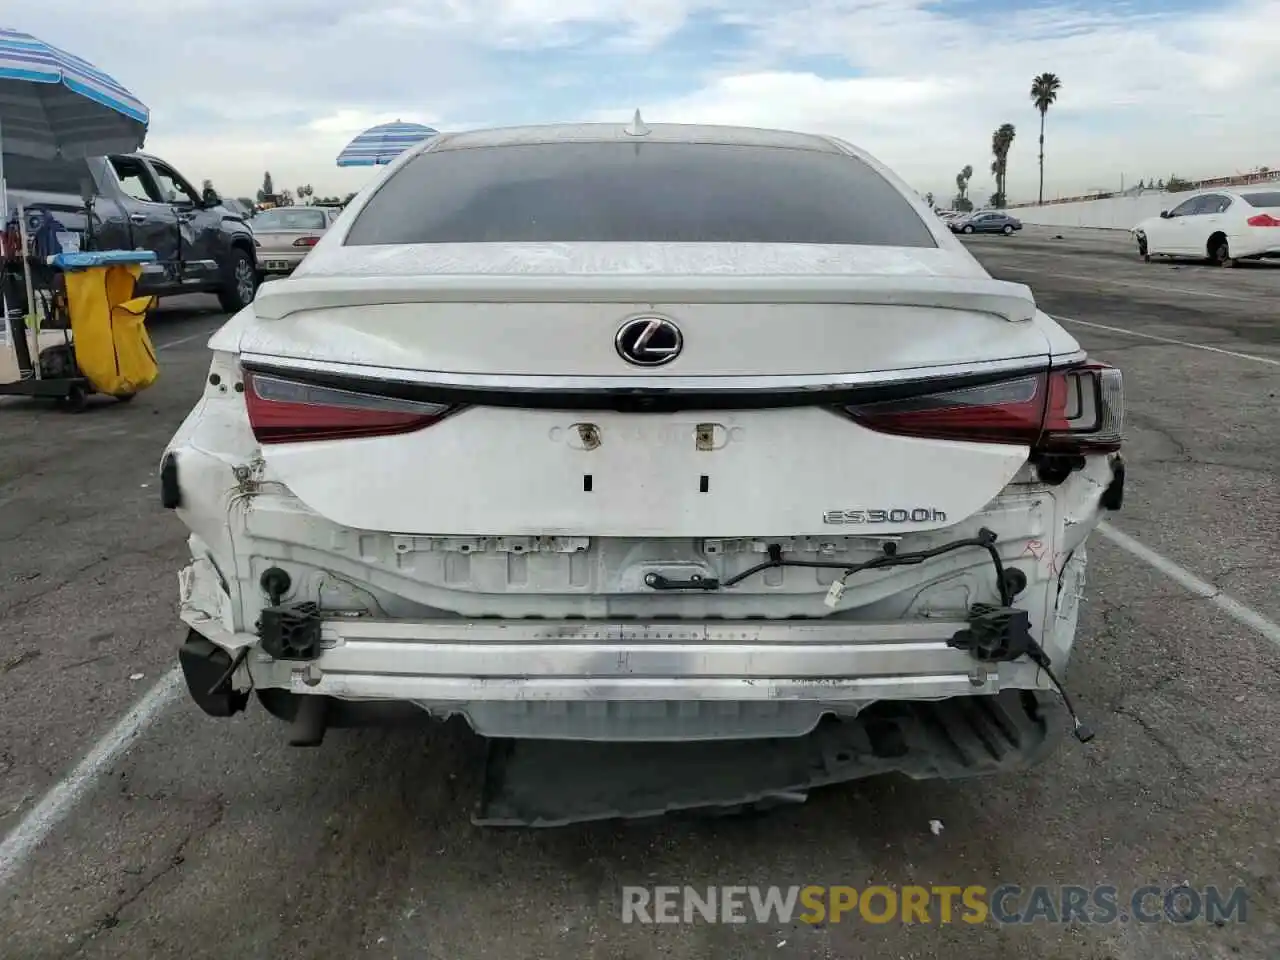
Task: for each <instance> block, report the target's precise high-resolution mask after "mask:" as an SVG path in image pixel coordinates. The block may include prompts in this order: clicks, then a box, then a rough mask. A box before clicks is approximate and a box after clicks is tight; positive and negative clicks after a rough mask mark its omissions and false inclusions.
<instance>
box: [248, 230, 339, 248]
mask: <svg viewBox="0 0 1280 960" xmlns="http://www.w3.org/2000/svg"><path fill="white" fill-rule="evenodd" d="M323 233H324V231H323V230H255V231H254V233H253V238H254V240H256V241H257V242H258V249H260V250H262V251H263V252H265V253H305V252H307V251H308V249H310V248H308V247H301V246H295V243H296V242H297V241H298V240H303V239H305V238H307V237H316V238H319V237H320V236H321V235H322V234H323Z"/></svg>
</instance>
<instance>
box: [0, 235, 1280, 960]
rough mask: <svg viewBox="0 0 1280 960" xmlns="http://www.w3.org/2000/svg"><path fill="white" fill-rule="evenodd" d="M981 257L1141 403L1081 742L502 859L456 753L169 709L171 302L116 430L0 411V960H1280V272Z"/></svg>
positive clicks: (457, 735) (182, 326)
mask: <svg viewBox="0 0 1280 960" xmlns="http://www.w3.org/2000/svg"><path fill="white" fill-rule="evenodd" d="M966 242H968V243H969V244H970V247H971V249H972V250H973V251H974V252H975V254H976V255H977V256H978V257H979V258H980V259H981V260H982V261H983V262H984V263H985V264H986V265H987V267H988V269H989V270H991V272H992V273H993V274H994V275H996V276H998V277H1001V278H1003V279H1008V280H1014V281H1017V282H1021V283H1027V284H1029V285H1030V286H1031V287H1032V288H1033V289H1034V291H1035V293H1036V296H1037V298H1038V300H1039V302H1040V303H1041V306H1042V307H1043V308H1044V309H1046V310H1048V311H1049V312H1050V313H1052V314H1054V315H1056V316H1060V317H1062V318H1064V321H1065V325H1066V326H1067V328H1068V329H1069V330H1070V331H1071V332H1072V333H1073V334H1074V335H1076V336H1077V337H1078V338H1079V339H1080V341H1081V342H1082V343H1083V344H1084V346H1085V347H1086V348H1087V349H1088V350H1089V352H1090V353H1091V354H1092V355H1094V356H1096V357H1097V358H1099V359H1102V360H1105V361H1107V362H1110V363H1114V364H1116V365H1118V366H1120V367H1122V368H1123V370H1124V373H1125V378H1126V388H1127V399H1128V419H1127V453H1126V458H1127V461H1128V464H1129V486H1128V492H1127V498H1126V502H1125V505H1124V509H1123V511H1122V512H1121V513H1119V514H1117V515H1115V516H1114V517H1112V518H1111V520H1110V525H1111V527H1112V528H1113V530H1114V531H1116V532H1115V533H1113V534H1112V535H1111V536H1110V537H1107V536H1101V535H1099V536H1095V537H1094V538H1093V540H1091V542H1090V566H1089V584H1088V588H1087V598H1086V602H1085V607H1084V613H1083V617H1082V622H1081V626H1080V632H1079V640H1078V642H1077V646H1076V652H1075V656H1074V658H1073V660H1072V664H1071V668H1070V670H1069V673H1068V682H1069V685H1070V687H1071V688H1072V690H1073V692H1074V694H1075V696H1076V699H1077V701H1078V705H1079V707H1080V709H1081V711H1082V712H1083V713H1084V714H1085V716H1086V718H1087V720H1088V721H1089V722H1090V724H1091V725H1092V726H1093V727H1094V728H1095V729H1096V731H1097V738H1096V739H1095V740H1094V741H1093V742H1092V743H1090V744H1088V745H1086V746H1081V745H1078V744H1076V743H1074V742H1073V741H1070V740H1067V741H1065V742H1064V743H1063V744H1062V746H1061V748H1060V749H1059V751H1058V752H1057V753H1056V754H1055V755H1054V756H1053V757H1051V758H1050V759H1049V760H1048V761H1046V762H1045V763H1044V764H1042V765H1041V766H1039V767H1037V768H1036V769H1035V770H1033V771H1032V772H1030V773H1028V774H1024V775H1016V776H1008V777H1002V778H998V779H989V780H980V781H971V782H969V783H963V784H947V783H935V782H924V783H916V782H910V781H906V780H901V779H882V780H871V781H864V782H860V783H855V784H853V785H850V786H846V787H839V788H834V789H831V790H828V791H825V792H820V793H815V794H814V795H813V796H812V797H811V798H810V800H809V802H808V803H806V804H804V805H802V806H798V807H794V808H788V809H785V810H781V811H776V812H773V813H771V814H768V815H766V816H759V817H752V818H742V819H726V820H718V821H686V820H670V821H657V822H648V823H642V824H613V823H604V824H593V825H588V826H582V827H568V828H563V829H556V830H547V831H519V830H512V831H507V830H496V829H482V828H477V827H474V826H472V825H471V823H470V819H469V816H470V813H471V809H472V805H473V804H474V802H475V800H476V792H477V789H478V787H479V776H480V775H479V771H478V768H477V761H478V758H479V757H480V755H481V753H482V750H481V745H480V743H479V742H478V741H477V739H476V738H475V737H473V736H471V735H470V734H469V733H467V732H466V731H465V730H459V729H457V728H455V727H443V728H439V729H436V730H432V731H430V732H428V733H426V734H424V733H422V732H416V731H397V732H389V733H388V732H377V731H332V732H330V734H329V736H328V738H327V739H326V741H325V744H324V746H323V747H321V748H320V749H317V750H300V749H294V748H290V747H288V746H287V745H286V744H285V740H284V737H283V730H282V728H281V727H280V726H279V725H278V724H277V723H276V722H275V721H273V720H272V719H271V718H269V717H268V716H267V715H266V714H265V713H264V712H263V711H262V710H261V709H257V708H256V707H255V708H251V710H250V712H249V713H248V714H246V715H241V716H239V717H237V718H235V719H232V720H222V721H218V720H213V719H209V718H206V717H205V716H204V715H203V714H201V713H200V712H199V711H198V709H197V708H196V707H195V706H194V705H192V704H191V703H189V702H188V701H187V699H186V698H185V694H181V695H178V696H174V695H173V692H174V688H173V686H172V682H171V678H172V672H171V671H172V668H173V666H174V663H175V648H176V644H177V642H178V640H179V638H180V636H181V630H180V629H179V627H178V621H177V618H176V595H177V577H176V572H177V570H178V568H179V567H180V566H181V564H182V563H183V562H184V558H185V545H184V542H183V541H184V532H183V530H182V528H181V527H180V525H179V524H178V523H177V522H176V520H175V519H174V518H173V517H172V516H171V515H169V513H168V512H167V511H165V510H163V509H162V508H161V506H160V504H159V498H158V491H157V489H156V482H155V468H156V465H157V460H158V456H159V453H160V451H161V448H162V446H163V444H164V443H165V441H166V440H167V439H168V438H169V436H170V435H171V434H172V432H173V431H174V429H175V428H176V427H177V426H178V424H179V423H180V422H181V420H182V418H183V416H184V415H185V414H186V412H187V411H188V409H189V408H190V406H191V404H192V403H193V402H194V399H195V397H196V396H197V395H198V393H199V392H200V390H201V386H202V379H203V374H204V371H205V369H206V365H207V354H206V352H205V348H204V341H205V339H206V335H207V333H208V332H211V331H212V330H213V329H215V328H216V326H217V325H218V323H219V322H220V321H221V319H222V318H221V317H220V316H219V315H218V314H217V313H216V312H214V308H212V307H209V308H202V307H201V306H200V304H199V303H198V302H197V303H195V304H186V305H184V304H177V305H174V306H169V307H167V308H166V309H164V310H162V311H161V312H160V313H159V314H158V315H157V316H156V317H155V318H154V320H153V322H152V324H151V329H152V335H153V339H154V340H155V342H156V343H157V345H158V346H159V347H160V349H161V353H160V357H161V365H162V374H161V379H160V380H159V381H158V383H157V384H156V386H155V387H153V388H152V389H151V390H148V391H147V392H145V393H143V394H141V395H140V396H139V397H138V398H137V399H136V400H135V401H134V402H133V403H132V404H129V405H116V404H113V403H110V402H108V403H104V404H98V405H95V406H94V408H93V409H91V410H89V411H87V412H85V413H82V414H77V415H71V414H65V413H61V412H58V411H55V410H53V409H50V408H47V407H45V406H43V405H40V404H36V403H31V402H26V401H7V402H0V450H3V457H2V458H0V558H2V564H0V615H3V622H4V626H5V630H4V633H3V636H2V637H0V836H3V837H4V838H5V839H4V840H0V851H3V854H0V958H4V960H9V958H21V960H35V958H70V957H77V958H94V960H97V958H131V960H136V958H149V957H157V958H168V957H179V956H180V957H184V958H187V960H199V958H225V957H231V956H235V957H240V958H244V960H252V958H264V960H266V958H270V960H292V958H311V957H324V958H335V960H336V958H347V957H356V956H360V957H364V956H370V957H388V958H392V957H396V958H420V957H421V958H440V960H463V958H483V957H494V958H503V960H510V958H517V957H519V958H524V957H529V958H533V957H538V958H541V957H547V958H550V957H557V958H560V957H565V958H567V957H574V958H600V960H605V958H609V960H624V958H625V960H641V958H649V957H659V956H661V957H670V958H690V960H692V958H720V957H725V958H729V957H733V958H744V960H745V958H751V960H754V958H758V957H766V956H767V957H797V958H817V957H823V958H830V957H839V958H854V957H863V956H866V957H885V958H890V957H892V958H899V957H903V958H906V957H910V958H932V957H939V958H947V960H992V958H997V960H999V958H1006V957H1009V958H1015V957H1018V958H1020V957H1028V958H1030V957H1034V958H1037V960H1068V958H1072V960H1075V958H1083V960H1148V958H1150V960H1157V958H1158V960H1179V958H1196V960H1212V958H1268V960H1274V958H1276V957H1280V911H1277V907H1276V900H1277V897H1278V896H1280V834H1278V832H1277V827H1276V825H1277V823H1280V739H1278V738H1277V733H1276V731H1277V730H1278V729H1280V628H1277V627H1276V626H1275V624H1276V623H1278V622H1280V587H1278V586H1277V584H1278V583H1280V548H1278V547H1277V544H1278V543H1280V482H1278V481H1277V475H1278V474H1280V417H1277V415H1276V414H1277V409H1278V407H1277V400H1276V394H1277V390H1278V388H1280V268H1278V267H1274V266H1265V265H1264V266H1245V267H1241V268H1239V269H1234V270H1224V269H1218V268H1214V267H1210V266H1207V265H1200V264H1194V263H1186V264H1164V263H1154V264H1144V263H1142V262H1140V261H1139V260H1138V258H1137V256H1136V254H1135V252H1134V250H1133V249H1132V245H1131V244H1130V243H1129V241H1128V238H1127V237H1126V236H1125V235H1123V234H1114V233H1111V232H1107V231H1084V230H1079V229H1072V230H1067V229H1050V228H1034V227H1028V228H1027V229H1026V230H1024V231H1023V232H1022V233H1021V234H1019V235H1016V236H1014V237H1009V238H1006V237H990V238H984V237H978V238H974V239H972V240H969V241H966ZM1206 585H1207V586H1206ZM931 821H937V822H938V823H937V824H936V825H931ZM5 857H7V858H8V859H7V860H6V859H5ZM628 884H637V885H645V886H653V885H656V884H670V885H679V886H683V885H691V886H694V887H707V886H711V885H716V886H724V885H746V884H758V885H778V886H783V887H787V886H791V885H801V886H803V885H807V884H828V885H835V884H841V885H844V884H847V885H850V886H853V887H856V888H859V889H862V888H865V887H866V886H867V885H869V884H884V885H889V886H892V887H899V888H900V887H903V886H906V885H913V884H920V885H926V886H930V885H954V886H961V887H963V886H967V885H970V884H980V885H984V886H986V887H988V888H995V887H997V886H999V885H1001V884H1016V885H1018V886H1020V887H1022V888H1024V890H1025V889H1027V888H1031V887H1034V886H1036V885H1040V884H1045V885H1053V884H1070V885H1078V886H1083V887H1086V888H1092V887H1094V886H1096V885H1099V884H1106V885H1112V886H1115V887H1117V888H1118V889H1119V891H1120V898H1121V900H1122V901H1123V899H1124V897H1125V896H1126V893H1127V892H1129V891H1133V890H1135V889H1137V888H1140V887H1142V886H1144V885H1147V884H1151V885H1155V886H1158V887H1160V888H1162V889H1173V888H1178V887H1182V886H1188V887H1191V888H1193V889H1197V890H1203V889H1204V888H1206V887H1208V886H1210V885H1214V886H1217V887H1218V888H1220V889H1223V890H1227V889H1229V888H1233V887H1236V886H1242V887H1244V888H1245V889H1246V890H1247V891H1248V912H1247V918H1246V919H1245V921H1244V922H1237V921H1234V920H1233V921H1231V922H1226V923H1223V924H1221V925H1215V924H1213V923H1208V922H1205V921H1203V920H1193V921H1191V922H1186V923H1182V922H1175V920H1176V919H1178V918H1177V917H1176V914H1175V915H1174V916H1163V917H1162V918H1161V919H1160V920H1159V922H1153V923H1139V922H1135V921H1131V922H1128V923H1122V922H1115V923H1110V924H1081V923H1076V924H1058V923H1050V922H1045V921H1043V920H1041V921H1037V922H1035V923H1031V924H1024V925H1016V924H1015V925H1004V926H1000V925H995V924H992V923H984V924H977V925H975V924H967V923H963V922H958V923H952V924H940V923H936V922H935V923H930V924H927V925H925V924H916V925H905V924H903V923H901V922H897V921H895V922H892V923H888V924H877V923H870V922H867V921H866V920H864V919H862V918H860V917H856V916H854V917H850V918H846V920H845V921H844V922H840V923H823V924H805V923H801V922H794V923H790V924H786V925H778V924H771V923H765V924H757V923H746V924H720V925H712V924H706V923H702V922H697V923H692V924H683V923H682V924H673V925H670V924H668V925H658V926H649V925H637V924H624V923H623V922H622V917H621V888H622V886H623V885H628ZM934 919H935V920H936V914H935V916H934Z"/></svg>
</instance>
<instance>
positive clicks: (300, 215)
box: [253, 207, 325, 230]
mask: <svg viewBox="0 0 1280 960" xmlns="http://www.w3.org/2000/svg"><path fill="white" fill-rule="evenodd" d="M324 226H325V216H324V211H323V210H307V209H305V208H303V209H297V208H292V207H283V208H277V209H275V210H263V211H262V212H261V213H260V214H258V215H257V216H256V217H254V218H253V228H254V229H255V230H323V229H324Z"/></svg>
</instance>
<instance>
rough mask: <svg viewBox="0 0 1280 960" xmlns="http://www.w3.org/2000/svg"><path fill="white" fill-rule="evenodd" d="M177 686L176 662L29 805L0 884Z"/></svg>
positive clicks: (6, 849) (8, 848)
mask: <svg viewBox="0 0 1280 960" xmlns="http://www.w3.org/2000/svg"><path fill="white" fill-rule="evenodd" d="M212 335H213V330H202V331H200V332H198V333H192V334H188V335H187V336H185V337H178V338H177V339H176V340H168V341H166V342H164V343H159V344H156V351H157V352H159V351H161V350H167V349H169V348H170V347H177V346H181V345H182V344H184V343H190V342H191V341H192V340H196V339H198V338H200V337H209V336H212ZM181 690H182V672H181V670H180V669H179V668H178V667H176V666H175V667H173V668H171V669H170V670H169V671H168V672H167V673H166V674H165V675H164V676H162V677H161V678H160V680H159V681H157V683H156V684H155V686H153V687H152V688H151V689H150V690H148V691H147V692H146V693H145V694H143V695H142V698H141V699H140V700H138V701H137V702H136V703H135V704H134V705H133V706H132V707H131V708H130V709H129V712H128V713H126V714H125V715H124V717H122V718H121V719H120V720H119V722H117V723H116V725H115V726H114V727H112V728H111V729H110V730H109V731H108V732H107V734H106V735H105V736H104V737H102V738H101V739H99V740H98V742H97V743H95V744H94V745H93V747H92V748H90V750H89V752H88V753H87V754H85V756H84V758H83V759H81V761H80V762H79V763H78V764H76V766H75V768H74V769H73V770H72V771H71V772H70V773H69V774H67V776H65V777H63V778H62V779H61V780H59V781H58V782H57V783H56V784H55V785H54V786H53V787H52V788H51V789H50V790H49V792H48V793H46V794H45V795H44V797H43V798H42V799H41V800H40V802H39V803H38V804H36V805H35V806H34V807H32V808H31V810H30V811H29V812H28V813H27V815H26V816H25V817H23V818H22V821H21V822H20V823H19V824H18V825H17V826H16V827H14V828H13V830H12V831H10V833H9V834H8V836H6V837H5V838H4V839H3V840H0V888H2V887H3V886H4V885H5V884H6V883H7V882H8V881H9V879H10V878H11V877H12V876H13V874H14V873H15V872H16V871H17V870H18V869H19V868H20V867H21V866H22V865H23V863H25V862H26V860H27V858H28V857H30V856H31V854H32V853H34V852H35V850H36V848H38V847H39V846H40V844H41V843H43V842H44V840H45V838H46V837H48V836H49V834H50V833H51V832H52V830H53V828H54V827H56V826H57V825H58V824H59V823H61V822H62V820H63V819H64V818H65V817H66V816H67V814H68V813H70V812H71V810H72V808H73V807H75V805H76V803H77V802H78V801H79V800H80V798H81V797H82V796H83V795H84V794H85V793H86V792H87V791H88V790H90V789H91V788H92V787H93V785H94V784H95V783H96V782H97V781H98V779H99V778H100V777H101V776H102V775H103V773H105V772H106V771H107V769H108V768H109V767H110V766H111V764H112V763H114V762H115V761H116V760H117V759H118V758H119V757H120V756H121V755H122V754H124V752H125V751H126V750H128V749H129V747H130V746H131V745H132V743H133V741H134V739H135V738H136V737H137V736H138V734H139V733H141V732H142V731H143V730H145V729H146V728H147V727H149V726H151V724H152V723H153V722H154V721H155V719H156V718H157V717H158V716H159V715H160V714H161V713H163V712H164V709H165V708H166V707H168V706H169V704H171V703H173V701H174V700H176V699H177V698H178V694H179V693H180V692H181Z"/></svg>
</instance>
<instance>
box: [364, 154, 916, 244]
mask: <svg viewBox="0 0 1280 960" xmlns="http://www.w3.org/2000/svg"><path fill="white" fill-rule="evenodd" d="M591 241H596V242H610V241H630V242H652V243H682V242H690V243H709V242H728V243H831V244H863V245H868V244H869V245H884V246H904V247H933V246H936V245H937V244H936V243H935V242H934V239H933V236H932V235H931V234H930V233H929V229H928V227H926V226H925V223H924V221H923V220H922V219H921V218H920V216H919V215H918V214H917V213H916V212H915V210H914V209H913V208H912V207H911V205H910V204H909V203H908V202H907V200H906V199H905V198H904V197H903V196H902V195H901V194H900V193H899V192H898V191H897V190H896V189H895V188H894V187H893V186H892V185H891V184H890V183H889V182H888V181H887V180H885V179H884V178H883V177H881V176H880V175H879V174H878V173H876V172H875V171H874V170H872V169H871V168H870V167H868V166H867V165H866V164H865V163H863V162H862V161H861V160H857V159H855V158H853V157H849V156H845V155H844V154H837V153H820V152H818V151H813V150H796V149H785V148H780V147H756V146H735V145H727V144H703V143H660V142H658V143H644V144H641V143H553V144H519V145H513V146H502V147H475V148H471V149H463V150H442V151H440V152H438V153H434V152H428V153H424V154H422V155H421V156H419V157H418V158H417V159H415V160H413V161H411V162H410V163H408V164H406V165H405V167H404V168H403V169H401V170H399V171H397V172H396V173H395V174H393V175H392V176H391V178H390V179H389V180H388V181H387V182H386V183H384V184H383V185H382V187H381V188H380V189H379V190H378V191H377V193H375V194H374V196H373V197H372V198H371V199H370V201H369V204H368V206H366V207H365V208H364V210H363V211H362V212H361V213H360V216H359V217H358V218H357V219H356V221H355V223H354V224H353V225H352V227H351V231H350V233H349V234H348V236H347V240H346V242H347V243H348V244H350V245H358V246H362V245H367V244H381V243H482V242H508V243H520V242H533V243H536V242H551V243H555V242H591Z"/></svg>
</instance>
